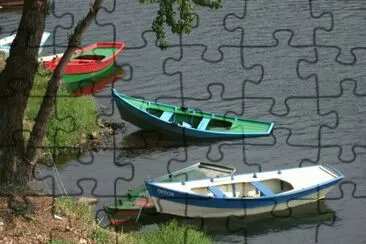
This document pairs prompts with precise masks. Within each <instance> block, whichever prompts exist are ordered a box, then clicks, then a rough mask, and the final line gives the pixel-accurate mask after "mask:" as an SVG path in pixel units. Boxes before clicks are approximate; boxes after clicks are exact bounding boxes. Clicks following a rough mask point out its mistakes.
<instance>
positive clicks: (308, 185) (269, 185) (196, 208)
mask: <svg viewBox="0 0 366 244" xmlns="http://www.w3.org/2000/svg"><path fill="white" fill-rule="evenodd" d="M342 179H343V175H342V174H341V173H340V172H338V171H337V170H336V169H333V168H331V167H330V166H323V165H319V166H312V167H303V168H293V169H286V170H281V171H270V172H259V173H256V174H241V175H234V176H232V177H230V176H229V177H222V178H211V179H201V180H194V181H185V182H154V181H152V180H146V181H145V184H146V186H147V188H148V191H149V194H150V196H151V197H152V199H153V201H154V204H155V206H156V209H157V212H160V213H167V214H172V215H178V216H185V217H202V218H217V217H227V216H231V215H235V216H246V215H255V214H262V213H271V212H277V211H282V210H288V209H291V208H294V207H297V206H300V205H304V204H307V203H311V202H314V201H317V200H319V199H321V198H324V197H325V195H326V194H327V193H328V192H329V191H330V190H331V189H332V188H333V187H334V186H335V185H336V184H337V183H338V182H339V181H340V180H342Z"/></svg>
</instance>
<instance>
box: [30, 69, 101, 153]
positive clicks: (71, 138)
mask: <svg viewBox="0 0 366 244" xmlns="http://www.w3.org/2000/svg"><path fill="white" fill-rule="evenodd" d="M50 77H51V73H50V72H48V71H46V70H45V69H43V68H42V67H40V68H39V72H38V74H37V76H36V78H35V80H34V84H33V87H32V90H31V96H30V98H29V100H28V104H27V108H26V112H25V117H26V118H25V121H24V127H25V129H26V130H31V128H32V126H33V124H34V119H35V118H36V116H37V113H38V111H39V108H40V105H41V103H42V99H43V96H44V94H45V92H46V88H47V85H48V81H49V79H50ZM96 121H97V109H96V104H95V101H94V98H93V97H91V96H81V97H74V96H71V95H70V94H69V93H68V91H67V89H66V87H65V85H64V84H63V83H62V82H61V86H60V89H59V91H58V94H57V99H56V106H55V110H54V113H53V115H52V117H51V119H50V120H49V121H48V124H47V129H46V136H45V139H44V143H43V146H44V147H47V148H49V149H46V151H47V150H49V151H50V152H53V153H55V154H59V153H60V152H63V151H69V150H71V149H72V148H73V147H74V146H75V145H77V144H83V143H86V140H87V135H88V134H96V135H97V134H98V133H100V127H99V126H98V125H97V122H96ZM25 136H26V138H27V137H29V133H26V134H25Z"/></svg>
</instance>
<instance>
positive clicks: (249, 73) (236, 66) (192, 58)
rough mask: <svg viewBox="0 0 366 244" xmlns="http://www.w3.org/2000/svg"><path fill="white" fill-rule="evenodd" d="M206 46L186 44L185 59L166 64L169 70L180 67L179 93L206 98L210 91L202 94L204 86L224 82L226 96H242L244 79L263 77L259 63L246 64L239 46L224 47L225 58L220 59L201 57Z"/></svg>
mask: <svg viewBox="0 0 366 244" xmlns="http://www.w3.org/2000/svg"><path fill="white" fill-rule="evenodd" d="M203 50H204V48H203V47H200V46H198V47H197V46H193V47H183V56H182V57H183V58H182V60H178V61H179V62H178V61H176V62H171V61H170V60H168V61H167V62H166V65H165V68H166V70H167V72H168V73H172V72H177V71H179V72H180V73H181V76H182V77H181V82H182V86H181V92H182V95H181V96H180V97H193V98H197V99H202V98H204V99H207V97H209V94H207V93H206V94H203V93H202V88H203V89H205V87H207V86H209V85H211V84H221V83H222V84H224V85H225V91H224V94H223V97H224V98H242V97H243V88H244V87H243V85H244V82H245V81H247V80H250V81H252V82H259V81H260V79H261V75H262V70H261V69H260V67H259V66H260V65H257V64H256V63H255V64H253V65H252V66H248V65H246V64H244V63H243V60H242V56H241V52H240V48H235V47H222V48H221V50H222V52H223V57H224V58H223V60H221V61H220V62H210V61H204V60H202V59H201V56H200V55H197V54H200V53H202V52H203ZM240 60H242V62H240ZM193 64H194V65H193ZM177 82H179V81H177Z"/></svg>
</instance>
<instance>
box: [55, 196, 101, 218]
mask: <svg viewBox="0 0 366 244" xmlns="http://www.w3.org/2000/svg"><path fill="white" fill-rule="evenodd" d="M55 214H57V215H61V216H75V217H76V219H77V220H81V221H83V222H86V223H88V224H91V223H92V222H93V221H94V218H93V207H92V206H91V205H88V204H82V203H75V202H74V201H73V200H72V199H71V198H70V197H66V196H62V197H57V198H55Z"/></svg>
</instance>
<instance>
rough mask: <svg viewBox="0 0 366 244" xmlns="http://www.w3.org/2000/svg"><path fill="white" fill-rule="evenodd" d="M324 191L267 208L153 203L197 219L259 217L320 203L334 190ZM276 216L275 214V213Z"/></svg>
mask: <svg viewBox="0 0 366 244" xmlns="http://www.w3.org/2000/svg"><path fill="white" fill-rule="evenodd" d="M333 187H334V186H331V187H329V188H326V189H323V190H321V191H320V192H316V193H314V194H310V195H308V196H306V197H303V198H301V199H296V200H291V201H289V202H287V203H280V204H273V205H270V206H266V207H257V208H247V209H245V208H240V209H238V208H210V207H199V206H193V205H185V204H180V203H176V202H172V201H168V200H164V199H159V198H156V197H153V198H152V199H153V202H154V204H155V206H156V210H157V212H159V213H165V214H172V215H177V216H183V217H192V218H194V217H197V218H223V217H228V216H248V215H257V214H263V213H271V212H277V211H281V210H286V209H291V208H295V207H298V206H301V205H305V204H308V203H311V202H314V201H318V200H320V199H322V198H324V197H325V195H326V194H327V193H328V192H329V191H330V190H331V189H332V188H333ZM274 214H275V213H274Z"/></svg>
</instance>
